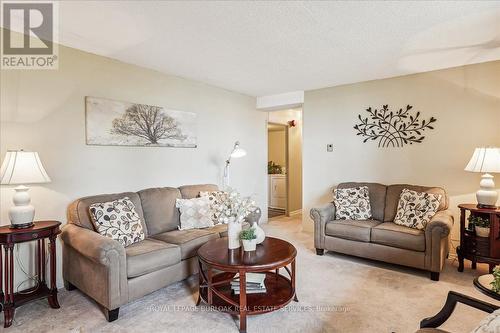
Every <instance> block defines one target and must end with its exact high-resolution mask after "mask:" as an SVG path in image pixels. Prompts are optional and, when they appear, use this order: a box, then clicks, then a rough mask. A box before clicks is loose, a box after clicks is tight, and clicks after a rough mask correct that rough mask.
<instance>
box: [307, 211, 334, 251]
mask: <svg viewBox="0 0 500 333" xmlns="http://www.w3.org/2000/svg"><path fill="white" fill-rule="evenodd" d="M309 214H310V216H311V218H312V219H313V221H314V246H315V247H316V249H324V248H325V225H326V223H327V222H330V221H332V220H334V219H335V205H334V204H333V203H329V204H328V205H326V206H323V207H319V208H311V211H310V212H309Z"/></svg>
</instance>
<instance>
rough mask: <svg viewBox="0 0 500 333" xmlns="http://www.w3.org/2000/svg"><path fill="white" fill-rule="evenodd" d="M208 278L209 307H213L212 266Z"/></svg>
mask: <svg viewBox="0 0 500 333" xmlns="http://www.w3.org/2000/svg"><path fill="white" fill-rule="evenodd" d="M207 277H208V282H207V285H208V289H207V301H208V305H212V267H210V266H208V268H207Z"/></svg>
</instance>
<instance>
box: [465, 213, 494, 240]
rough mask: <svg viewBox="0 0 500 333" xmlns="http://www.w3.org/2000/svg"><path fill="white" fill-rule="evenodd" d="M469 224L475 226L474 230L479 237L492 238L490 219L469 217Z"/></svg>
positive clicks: (475, 216)
mask: <svg viewBox="0 0 500 333" xmlns="http://www.w3.org/2000/svg"><path fill="white" fill-rule="evenodd" d="M469 223H473V224H474V230H475V231H476V235H477V236H479V237H489V236H490V220H489V219H488V218H486V217H481V216H477V215H471V216H470V217H469Z"/></svg>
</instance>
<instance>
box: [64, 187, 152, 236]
mask: <svg viewBox="0 0 500 333" xmlns="http://www.w3.org/2000/svg"><path fill="white" fill-rule="evenodd" d="M124 197H128V198H129V199H130V201H132V203H133V204H134V206H135V211H136V212H137V214H138V215H139V217H140V218H141V223H142V227H143V230H144V233H145V234H146V236H147V235H148V229H147V227H146V224H145V223H144V213H143V210H142V204H141V199H140V198H139V195H138V194H137V193H134V192H124V193H115V194H101V195H93V196H90V197H84V198H80V199H78V200H75V201H73V202H72V203H71V204H70V205H69V207H68V219H69V223H73V224H76V225H78V226H80V227H84V228H87V229H90V230H95V228H94V225H93V223H92V220H91V217H90V211H89V207H90V205H92V204H95V203H98V202H108V201H113V200H117V199H122V198H124Z"/></svg>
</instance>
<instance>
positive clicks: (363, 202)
mask: <svg viewBox="0 0 500 333" xmlns="http://www.w3.org/2000/svg"><path fill="white" fill-rule="evenodd" d="M333 195H334V197H335V199H334V204H335V219H337V220H369V219H371V218H372V210H371V207H370V196H369V194H368V186H360V187H351V188H336V189H335V190H333Z"/></svg>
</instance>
